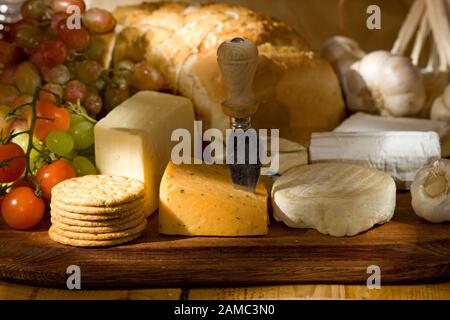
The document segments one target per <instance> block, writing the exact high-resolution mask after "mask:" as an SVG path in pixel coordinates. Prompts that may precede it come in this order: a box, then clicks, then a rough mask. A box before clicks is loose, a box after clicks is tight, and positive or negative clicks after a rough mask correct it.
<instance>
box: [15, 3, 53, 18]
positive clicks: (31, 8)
mask: <svg viewBox="0 0 450 320" xmlns="http://www.w3.org/2000/svg"><path fill="white" fill-rule="evenodd" d="M46 10H47V7H46V5H45V2H44V1H43V0H27V1H25V3H24V4H23V5H22V8H21V10H20V11H21V13H22V17H24V18H25V19H35V20H41V19H42V17H43V16H44V15H45V11H46Z"/></svg>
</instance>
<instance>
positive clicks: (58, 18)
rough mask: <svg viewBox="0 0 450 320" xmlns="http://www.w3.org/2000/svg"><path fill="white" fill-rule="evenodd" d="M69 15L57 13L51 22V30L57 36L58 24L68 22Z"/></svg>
mask: <svg viewBox="0 0 450 320" xmlns="http://www.w3.org/2000/svg"><path fill="white" fill-rule="evenodd" d="M68 16H69V15H68V14H66V13H63V12H58V13H55V14H54V15H53V16H52V20H51V21H50V29H51V30H52V31H53V32H54V33H55V34H56V33H58V24H59V23H60V22H61V21H63V20H66V19H67V17H68Z"/></svg>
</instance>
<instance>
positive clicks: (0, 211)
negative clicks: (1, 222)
mask: <svg viewBox="0 0 450 320" xmlns="http://www.w3.org/2000/svg"><path fill="white" fill-rule="evenodd" d="M4 198H5V195H4V194H2V195H1V196H0V217H1V216H2V203H3V199H4Z"/></svg>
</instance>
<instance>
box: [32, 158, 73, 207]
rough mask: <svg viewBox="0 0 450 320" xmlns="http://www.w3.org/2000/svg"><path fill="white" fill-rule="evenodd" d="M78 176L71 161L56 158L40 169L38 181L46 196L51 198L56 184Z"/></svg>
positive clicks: (37, 176)
mask: <svg viewBox="0 0 450 320" xmlns="http://www.w3.org/2000/svg"><path fill="white" fill-rule="evenodd" d="M76 176H77V174H76V173H75V170H74V169H73V167H72V165H71V164H70V163H68V162H66V161H64V160H56V161H53V162H52V163H50V164H47V165H45V166H43V167H42V168H41V169H39V171H38V172H37V174H36V181H37V183H38V184H39V185H40V187H41V190H42V194H43V196H44V198H45V199H47V200H50V199H51V197H52V188H53V187H54V186H56V185H57V184H58V183H60V182H62V181H64V180H67V179H70V178H75V177H76Z"/></svg>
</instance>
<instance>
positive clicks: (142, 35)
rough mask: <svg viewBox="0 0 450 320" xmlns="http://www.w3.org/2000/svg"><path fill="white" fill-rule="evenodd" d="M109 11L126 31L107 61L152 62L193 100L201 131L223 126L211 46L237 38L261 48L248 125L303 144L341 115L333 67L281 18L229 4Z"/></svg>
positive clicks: (169, 84)
mask: <svg viewBox="0 0 450 320" xmlns="http://www.w3.org/2000/svg"><path fill="white" fill-rule="evenodd" d="M114 15H115V16H116V18H117V20H118V22H119V24H122V25H123V26H124V29H123V30H122V31H121V32H120V33H119V35H118V37H117V41H116V46H115V50H114V55H113V63H117V62H118V61H121V60H125V59H128V60H132V61H135V62H138V61H142V60H145V61H147V62H148V63H150V64H152V65H154V66H155V67H157V68H158V69H159V70H160V71H161V73H162V74H163V76H164V79H165V82H166V83H165V86H166V87H165V89H166V90H168V91H170V92H173V93H176V94H181V95H183V96H185V97H188V98H190V99H191V100H193V102H194V105H195V108H196V114H197V118H198V119H199V120H202V121H203V126H204V129H207V128H218V129H221V130H224V129H225V128H228V127H229V123H228V121H229V120H228V118H227V117H226V116H225V115H224V114H223V112H222V108H221V102H222V101H223V100H224V99H225V97H226V89H225V87H224V85H223V82H222V79H221V75H220V71H219V67H218V65H217V60H216V51H217V48H218V46H219V45H220V44H221V43H222V42H223V41H226V40H229V39H231V38H234V37H237V36H239V37H245V38H248V39H249V40H251V41H253V42H254V43H255V44H256V45H257V46H258V49H259V52H260V58H259V64H258V70H257V74H256V78H255V83H254V87H253V90H254V93H255V96H256V97H257V99H258V101H259V102H260V109H259V110H258V112H257V114H256V115H255V117H254V119H253V125H254V127H256V128H265V129H271V128H277V129H280V134H281V136H282V137H284V138H287V139H291V140H294V141H297V142H300V143H307V142H308V140H309V135H310V133H311V132H314V131H327V130H332V129H334V127H336V126H337V125H338V124H339V123H340V122H341V120H342V118H343V116H344V104H343V100H342V95H341V90H340V87H339V82H338V80H337V77H336V76H335V74H334V72H333V70H332V68H331V67H330V65H329V64H328V63H327V62H325V61H324V60H322V59H320V58H319V57H317V56H316V55H315V54H314V53H313V52H312V50H311V48H310V46H309V44H308V43H307V42H306V41H305V40H304V39H303V38H302V37H301V36H300V35H298V34H297V33H296V32H295V31H294V30H293V29H292V28H291V27H290V26H288V25H287V24H286V23H284V22H281V21H278V20H275V19H272V18H270V17H267V16H265V15H262V14H259V13H256V12H254V11H252V10H250V9H247V8H244V7H239V6H235V5H230V4H204V5H189V4H185V3H164V2H161V3H152V4H145V3H144V4H141V5H136V6H125V7H119V8H118V9H116V11H115V12H114Z"/></svg>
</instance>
